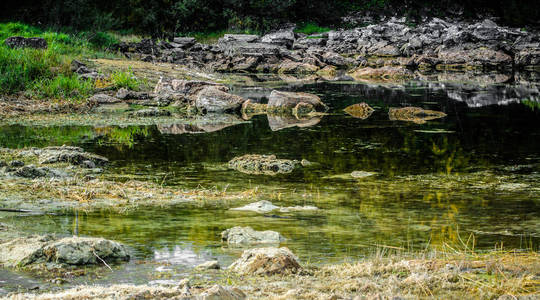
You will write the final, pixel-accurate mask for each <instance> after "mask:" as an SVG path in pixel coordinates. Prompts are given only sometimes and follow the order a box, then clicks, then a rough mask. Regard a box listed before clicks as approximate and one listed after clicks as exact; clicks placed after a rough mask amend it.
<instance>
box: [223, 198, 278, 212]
mask: <svg viewBox="0 0 540 300" xmlns="http://www.w3.org/2000/svg"><path fill="white" fill-rule="evenodd" d="M278 208H279V206H275V205H274V204H272V202H270V201H267V200H261V201H258V202H253V203H250V204H248V205H245V206H242V207H235V208H231V210H240V211H254V212H258V213H267V212H271V211H273V210H275V209H278Z"/></svg>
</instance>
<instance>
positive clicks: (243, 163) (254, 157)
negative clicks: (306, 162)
mask: <svg viewBox="0 0 540 300" xmlns="http://www.w3.org/2000/svg"><path fill="white" fill-rule="evenodd" d="M299 165H300V163H299V162H298V161H296V160H289V159H278V158H276V156H275V155H258V154H246V155H244V156H239V157H235V158H233V159H232V160H231V161H229V168H230V169H234V170H237V171H239V172H242V173H246V174H255V175H259V174H264V175H277V174H288V173H291V172H292V171H294V169H295V168H296V167H298V166H299Z"/></svg>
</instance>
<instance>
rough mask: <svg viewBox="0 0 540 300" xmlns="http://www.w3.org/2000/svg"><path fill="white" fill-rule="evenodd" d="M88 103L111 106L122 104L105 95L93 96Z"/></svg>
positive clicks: (118, 100)
mask: <svg viewBox="0 0 540 300" xmlns="http://www.w3.org/2000/svg"><path fill="white" fill-rule="evenodd" d="M88 101H89V102H93V103H97V104H112V103H119V102H122V100H120V99H117V98H115V97H112V96H109V95H107V94H95V95H93V96H92V97H90V98H88Z"/></svg>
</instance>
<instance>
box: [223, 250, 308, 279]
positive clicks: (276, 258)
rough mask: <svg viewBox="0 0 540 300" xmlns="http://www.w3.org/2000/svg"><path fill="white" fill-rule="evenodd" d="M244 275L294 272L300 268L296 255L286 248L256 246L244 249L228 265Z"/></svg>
mask: <svg viewBox="0 0 540 300" xmlns="http://www.w3.org/2000/svg"><path fill="white" fill-rule="evenodd" d="M229 269H230V270H232V271H233V272H237V273H240V274H246V275H274V274H284V273H295V272H298V271H300V270H301V269H302V267H301V266H300V263H299V262H298V259H297V258H296V256H295V255H294V254H293V253H292V252H291V251H290V250H289V249H287V248H285V247H282V248H274V247H271V248H256V249H251V250H246V251H244V253H243V254H242V257H240V258H239V259H238V260H236V261H235V262H234V263H233V264H232V265H231V266H230V267H229Z"/></svg>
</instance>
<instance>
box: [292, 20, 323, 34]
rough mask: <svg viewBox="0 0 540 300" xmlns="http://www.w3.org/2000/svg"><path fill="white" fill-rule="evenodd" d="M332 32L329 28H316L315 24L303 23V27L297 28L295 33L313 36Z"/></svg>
mask: <svg viewBox="0 0 540 300" xmlns="http://www.w3.org/2000/svg"><path fill="white" fill-rule="evenodd" d="M330 30H332V29H331V28H328V27H320V26H318V25H317V24H315V23H311V22H309V23H305V24H303V25H301V26H300V27H298V28H297V29H296V30H295V32H298V33H305V34H308V35H310V34H314V33H323V32H328V31H330Z"/></svg>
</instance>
